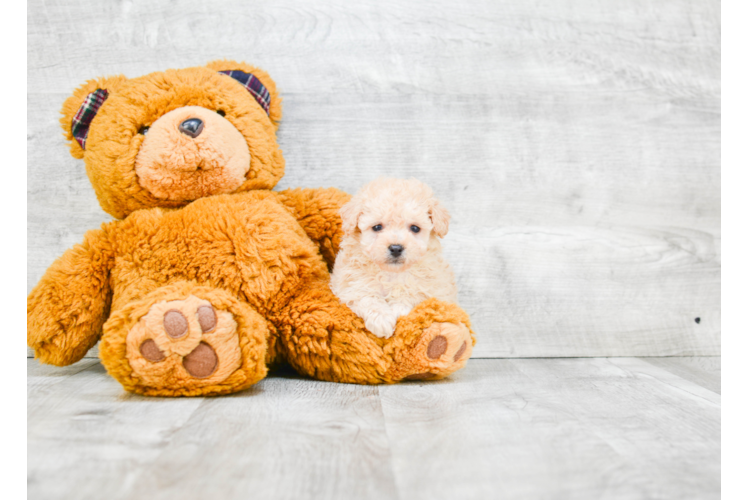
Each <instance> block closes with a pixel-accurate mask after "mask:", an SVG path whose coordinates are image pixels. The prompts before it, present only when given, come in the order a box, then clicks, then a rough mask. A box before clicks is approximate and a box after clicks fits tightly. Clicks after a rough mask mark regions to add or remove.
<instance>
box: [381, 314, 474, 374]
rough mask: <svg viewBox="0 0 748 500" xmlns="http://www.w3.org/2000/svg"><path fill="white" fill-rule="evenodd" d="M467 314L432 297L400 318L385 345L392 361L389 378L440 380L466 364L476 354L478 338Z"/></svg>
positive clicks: (388, 372)
mask: <svg viewBox="0 0 748 500" xmlns="http://www.w3.org/2000/svg"><path fill="white" fill-rule="evenodd" d="M469 325H470V320H469V318H468V317H467V314H466V313H465V312H464V311H462V309H460V308H459V307H458V306H456V305H454V304H447V303H444V302H439V301H437V300H435V299H430V300H429V301H426V302H424V303H422V304H421V305H419V306H417V307H416V308H415V309H414V310H413V311H412V312H411V313H410V314H409V315H408V316H406V317H404V318H401V320H398V326H397V329H396V330H395V336H394V337H393V339H392V342H390V344H389V345H388V346H387V347H386V348H385V351H386V352H389V353H390V356H391V359H392V362H391V364H390V367H389V369H388V371H387V375H386V378H387V379H389V380H391V381H393V382H397V381H401V380H422V381H425V380H439V379H442V378H444V377H447V376H448V375H450V374H452V373H454V372H456V371H457V370H459V369H461V368H463V367H464V366H465V364H466V363H467V360H468V359H469V358H470V356H471V355H472V354H473V344H474V338H473V333H472V331H471V330H470V326H469Z"/></svg>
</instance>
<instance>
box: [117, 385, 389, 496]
mask: <svg viewBox="0 0 748 500" xmlns="http://www.w3.org/2000/svg"><path fill="white" fill-rule="evenodd" d="M171 441H172V443H171V445H169V446H168V447H167V448H166V449H164V450H163V451H162V453H161V454H160V456H159V457H158V459H157V460H156V461H155V462H154V463H153V464H151V465H150V466H149V467H147V468H144V469H142V470H141V471H140V473H139V474H138V476H137V480H136V481H135V482H134V484H133V487H132V488H131V489H130V491H128V493H127V494H126V495H123V496H122V498H132V499H140V498H146V497H147V498H184V499H193V498H194V499H204V498H223V499H229V498H248V497H251V498H278V499H302V498H329V499H335V498H340V499H350V498H362V499H365V498H372V499H382V498H397V492H396V486H395V483H394V480H393V474H392V470H391V469H390V457H389V446H388V442H387V434H386V432H385V428H384V418H383V415H382V409H381V405H380V401H379V396H378V389H377V388H376V387H366V386H354V385H342V384H331V383H325V382H316V381H311V380H305V379H299V378H296V377H295V376H293V375H289V378H286V377H272V378H268V379H265V380H264V381H262V382H261V383H259V384H258V385H257V386H255V388H254V389H253V390H249V391H245V392H242V393H240V394H238V395H236V396H233V397H227V398H215V399H208V400H206V402H205V403H204V404H203V405H202V406H201V407H200V408H199V409H198V411H196V412H195V413H194V414H193V415H192V417H191V418H190V420H189V421H188V422H187V423H186V424H185V425H184V426H183V427H182V428H181V430H180V431H178V432H177V433H175V434H174V435H173V436H172V440H171Z"/></svg>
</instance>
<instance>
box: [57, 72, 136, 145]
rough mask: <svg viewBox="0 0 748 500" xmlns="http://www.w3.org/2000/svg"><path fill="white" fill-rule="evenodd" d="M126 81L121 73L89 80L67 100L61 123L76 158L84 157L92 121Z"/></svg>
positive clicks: (63, 107)
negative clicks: (107, 100) (108, 98)
mask: <svg viewBox="0 0 748 500" xmlns="http://www.w3.org/2000/svg"><path fill="white" fill-rule="evenodd" d="M125 82H127V78H125V77H124V76H121V75H119V76H112V77H104V78H96V79H93V80H89V81H87V82H86V83H84V84H83V85H81V86H80V87H78V88H77V89H75V92H73V95H71V96H70V97H68V98H67V99H66V100H65V103H64V104H63V105H62V111H61V113H62V117H61V118H60V125H61V126H62V130H63V132H64V134H65V138H66V139H67V140H68V141H69V142H70V154H71V155H73V157H74V158H78V159H80V158H83V153H84V151H85V149H86V139H87V138H88V130H89V128H90V127H91V122H92V121H93V119H94V118H95V117H96V114H97V113H98V112H99V109H100V108H101V106H102V105H103V104H104V101H106V99H107V97H109V96H110V95H111V93H112V92H114V91H116V90H117V89H118V88H119V87H121V86H122V85H123V84H124V83H125Z"/></svg>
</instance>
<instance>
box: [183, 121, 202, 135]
mask: <svg viewBox="0 0 748 500" xmlns="http://www.w3.org/2000/svg"><path fill="white" fill-rule="evenodd" d="M179 131H180V132H182V133H183V134H185V135H189V136H190V137H192V138H193V139H194V138H195V137H197V136H198V135H200V132H202V131H203V121H202V120H201V119H200V118H190V119H188V120H185V121H183V122H182V123H180V124H179Z"/></svg>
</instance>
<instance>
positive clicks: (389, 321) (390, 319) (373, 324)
mask: <svg viewBox="0 0 748 500" xmlns="http://www.w3.org/2000/svg"><path fill="white" fill-rule="evenodd" d="M396 323H397V316H385V315H382V314H376V315H371V316H368V317H367V318H365V319H364V324H365V325H366V329H367V330H369V331H370V332H371V333H373V334H374V335H376V336H377V337H379V338H383V339H388V338H390V337H392V334H393V333H395V324H396Z"/></svg>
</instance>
